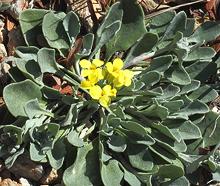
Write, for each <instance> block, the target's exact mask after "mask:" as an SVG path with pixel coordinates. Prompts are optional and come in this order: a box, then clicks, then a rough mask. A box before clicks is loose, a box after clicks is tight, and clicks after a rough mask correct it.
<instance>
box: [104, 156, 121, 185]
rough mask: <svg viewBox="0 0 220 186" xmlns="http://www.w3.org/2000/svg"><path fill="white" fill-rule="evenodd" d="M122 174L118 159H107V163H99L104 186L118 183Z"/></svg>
mask: <svg viewBox="0 0 220 186" xmlns="http://www.w3.org/2000/svg"><path fill="white" fill-rule="evenodd" d="M123 175H124V174H123V172H122V171H121V169H120V168H119V165H118V161H116V160H109V162H108V163H107V164H105V163H102V164H101V178H102V182H103V184H104V185H105V186H112V185H120V182H121V180H122V178H123Z"/></svg>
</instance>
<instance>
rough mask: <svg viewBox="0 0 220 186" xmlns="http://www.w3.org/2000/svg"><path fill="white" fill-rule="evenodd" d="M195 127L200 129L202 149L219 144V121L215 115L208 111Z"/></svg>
mask: <svg viewBox="0 0 220 186" xmlns="http://www.w3.org/2000/svg"><path fill="white" fill-rule="evenodd" d="M197 126H198V127H199V128H200V130H201V133H202V137H203V138H202V147H209V146H212V145H216V144H218V143H219V141H220V135H219V132H218V131H219V128H220V119H219V115H218V114H217V113H214V112H212V111H210V112H209V113H207V114H206V116H205V118H204V119H203V120H202V121H201V122H200V123H199V124H197ZM200 141H201V140H200Z"/></svg>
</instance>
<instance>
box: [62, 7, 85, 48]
mask: <svg viewBox="0 0 220 186" xmlns="http://www.w3.org/2000/svg"><path fill="white" fill-rule="evenodd" d="M63 27H64V29H65V31H66V34H67V35H68V37H69V41H71V43H72V45H73V43H74V42H75V40H76V37H77V35H78V34H79V32H80V27H81V25H80V21H79V18H78V16H77V15H76V14H75V13H74V12H73V11H70V12H68V13H67V14H66V16H65V18H64V19H63Z"/></svg>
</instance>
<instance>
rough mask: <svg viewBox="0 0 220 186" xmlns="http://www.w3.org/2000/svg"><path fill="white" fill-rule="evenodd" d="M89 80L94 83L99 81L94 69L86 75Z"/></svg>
mask: <svg viewBox="0 0 220 186" xmlns="http://www.w3.org/2000/svg"><path fill="white" fill-rule="evenodd" d="M88 79H89V81H91V82H92V83H93V84H96V83H97V82H98V81H99V77H98V74H97V73H95V70H92V73H90V74H89V76H88Z"/></svg>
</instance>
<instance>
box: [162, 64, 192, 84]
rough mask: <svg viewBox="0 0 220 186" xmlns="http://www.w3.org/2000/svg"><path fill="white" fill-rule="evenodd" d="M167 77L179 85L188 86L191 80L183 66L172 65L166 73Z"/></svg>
mask: <svg viewBox="0 0 220 186" xmlns="http://www.w3.org/2000/svg"><path fill="white" fill-rule="evenodd" d="M165 77H166V78H167V79H168V80H170V81H171V82H173V83H176V84H178V85H188V84H190V83H191V79H190V76H189V74H188V73H187V71H186V70H185V69H184V67H183V66H182V65H172V66H171V67H170V68H169V69H168V70H167V71H166V72H165Z"/></svg>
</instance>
